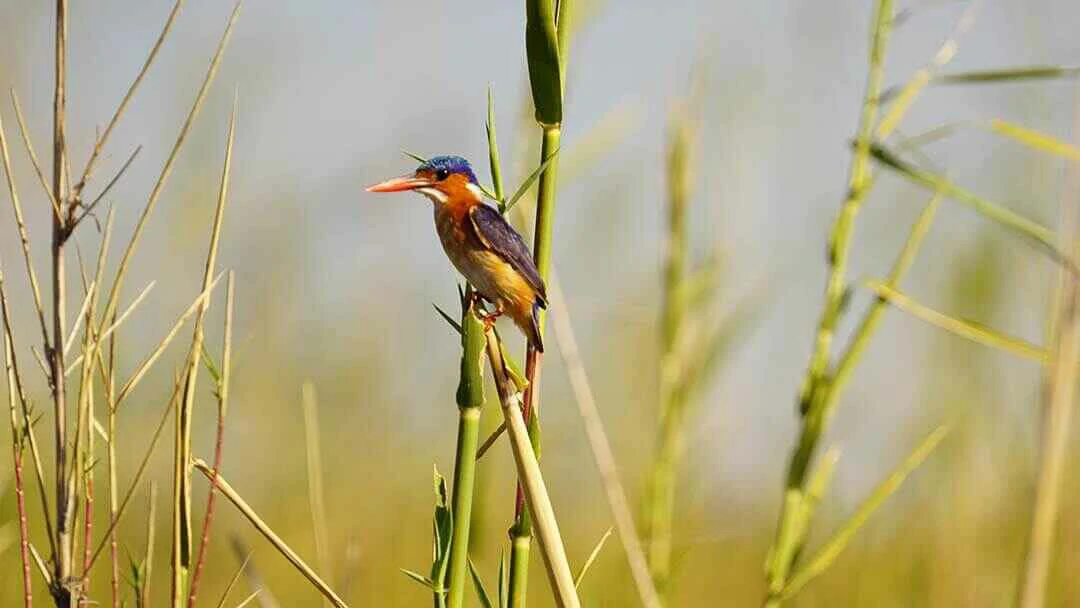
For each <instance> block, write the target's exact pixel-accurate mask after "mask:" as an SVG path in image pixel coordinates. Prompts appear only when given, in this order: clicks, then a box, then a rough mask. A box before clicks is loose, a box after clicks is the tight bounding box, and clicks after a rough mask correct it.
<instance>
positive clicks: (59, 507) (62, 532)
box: [45, 0, 74, 608]
mask: <svg viewBox="0 0 1080 608" xmlns="http://www.w3.org/2000/svg"><path fill="white" fill-rule="evenodd" d="M55 42H56V49H55V53H56V57H55V60H56V61H55V72H54V78H55V88H54V90H53V182H52V191H53V194H54V195H55V196H56V200H57V201H58V202H59V204H60V206H61V207H60V209H61V211H62V213H61V214H60V216H57V215H56V214H53V224H52V296H53V302H52V303H53V310H52V313H53V335H52V344H51V345H49V344H46V345H45V346H46V349H47V352H48V354H49V363H50V370H49V372H50V376H51V377H50V380H51V381H52V390H53V406H54V409H55V415H56V421H55V438H54V439H55V441H56V463H55V464H56V519H57V526H56V544H57V550H58V552H59V553H58V555H57V560H56V566H55V576H54V580H55V581H56V588H55V589H54V590H53V593H54V596H55V599H56V605H57V606H58V607H60V608H67V607H68V606H70V605H71V590H70V589H69V588H67V585H68V581H69V579H70V578H71V574H72V554H71V552H72V543H71V541H72V529H71V528H72V520H73V519H74V517H73V515H74V513H73V508H74V503H73V502H71V500H70V496H69V495H68V481H69V478H68V471H67V398H66V393H65V386H64V384H65V383H64V370H65V365H64V343H65V340H64V337H65V333H64V319H65V318H66V310H65V277H64V242H65V240H66V239H67V234H66V231H67V228H66V226H65V223H64V222H65V216H66V214H67V209H66V205H67V198H66V197H67V172H66V170H65V168H66V166H67V159H66V154H67V145H66V142H65V127H64V116H65V106H66V104H67V90H66V80H67V0H56V40H55Z"/></svg>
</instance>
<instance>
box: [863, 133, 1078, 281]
mask: <svg viewBox="0 0 1080 608" xmlns="http://www.w3.org/2000/svg"><path fill="white" fill-rule="evenodd" d="M871 155H872V157H873V158H874V160H876V161H878V162H880V163H881V164H882V165H884V166H885V167H888V168H889V169H892V170H894V171H896V172H897V173H899V174H900V175H902V176H904V177H906V178H908V179H909V180H911V181H913V182H915V183H917V184H919V185H921V186H923V187H925V188H929V189H931V190H934V191H935V192H940V193H941V194H943V195H944V196H947V197H949V198H951V199H953V200H955V201H956V202H958V203H961V204H963V205H966V206H968V207H970V208H972V209H973V210H975V212H976V213H978V214H980V215H982V216H984V217H986V218H987V219H989V220H991V221H993V222H996V223H997V224H999V225H1001V226H1002V227H1004V228H1006V229H1008V230H1010V231H1011V232H1014V233H1016V234H1018V235H1020V236H1023V237H1025V238H1028V239H1030V240H1032V241H1034V242H1035V244H1037V245H1040V246H1041V247H1042V248H1043V249H1044V251H1045V252H1046V253H1047V254H1048V255H1049V256H1050V258H1051V259H1053V260H1054V261H1055V262H1058V263H1061V264H1064V265H1065V266H1066V267H1068V268H1069V269H1070V270H1072V271H1073V272H1074V273H1077V272H1078V271H1077V270H1076V267H1075V264H1073V262H1072V261H1071V260H1070V259H1069V257H1068V256H1066V255H1065V254H1064V253H1063V252H1062V251H1061V250H1060V249H1058V247H1057V245H1056V242H1055V237H1054V233H1053V231H1052V230H1050V229H1049V228H1046V227H1045V226H1042V225H1040V224H1038V223H1036V222H1033V221H1032V220H1029V219H1027V218H1026V217H1024V216H1022V215H1020V214H1018V213H1014V212H1012V211H1010V210H1008V209H1006V208H1005V207H1002V206H1000V205H998V204H996V203H994V202H991V201H989V200H987V199H985V198H982V197H980V196H978V195H976V194H974V193H972V192H970V191H968V190H965V189H964V188H961V187H959V186H957V185H955V184H953V183H952V182H951V181H949V180H948V179H947V178H945V177H942V176H939V175H936V174H934V173H931V172H929V171H925V170H922V169H919V168H917V167H915V166H913V165H910V164H908V163H906V162H904V161H903V160H901V159H900V158H899V157H898V156H896V155H895V154H893V153H892V152H890V151H889V150H888V149H887V148H885V147H883V146H877V145H875V146H873V148H872V150H871Z"/></svg>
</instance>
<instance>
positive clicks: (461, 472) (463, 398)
mask: <svg viewBox="0 0 1080 608" xmlns="http://www.w3.org/2000/svg"><path fill="white" fill-rule="evenodd" d="M470 293H471V289H470V290H469V291H467V292H466V298H467V299H466V301H465V302H464V303H463V304H465V305H464V306H463V310H464V314H463V315H462V318H461V380H460V382H459V383H458V388H457V406H458V414H459V416H458V435H457V451H456V456H455V459H454V485H453V490H452V491H453V495H452V497H451V512H452V513H453V526H454V528H453V534H452V536H451V540H450V565H449V569H448V574H447V577H448V578H449V581H450V584H449V592H448V594H447V605H448V606H449V608H461V606H463V603H464V601H465V588H466V587H467V582H468V580H469V578H468V571H469V564H468V560H469V532H470V527H471V524H472V506H473V494H474V489H475V485H476V450H477V446H478V445H479V442H480V413H481V411H482V409H483V405H484V376H483V364H484V360H483V356H484V324H483V322H482V321H480V319H478V318H477V316H476V311H475V310H474V308H473V304H472V302H471V301H470V300H471V298H469V294H470Z"/></svg>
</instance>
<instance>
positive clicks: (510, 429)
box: [487, 329, 580, 608]
mask: <svg viewBox="0 0 1080 608" xmlns="http://www.w3.org/2000/svg"><path fill="white" fill-rule="evenodd" d="M487 354H488V361H489V362H490V364H491V371H492V374H493V375H494V376H495V388H496V390H498V393H499V402H500V403H501V404H502V411H503V418H504V419H505V420H506V429H507V433H508V435H509V436H510V445H511V448H512V449H513V454H514V464H515V465H516V467H517V472H518V479H519V480H520V481H521V485H520V486H519V487H521V489H522V491H523V493H524V498H525V502H526V504H527V505H528V507H529V512H530V513H531V514H532V517H533V523H534V524H535V527H536V531H537V539H538V540H539V543H540V553H541V555H542V556H543V558H544V566H545V571H546V572H547V575H548V581H549V582H550V583H551V590H552V592H553V593H554V596H555V598H554V599H555V603H556V605H557V606H559V607H560V608H577V607H578V606H580V601H579V600H578V597H577V590H576V589H575V587H574V575H573V574H572V573H571V572H570V564H569V561H568V560H567V558H566V549H565V548H564V547H563V542H562V536H561V535H560V534H559V524H558V521H557V520H556V519H555V510H554V508H552V506H551V498H550V497H549V496H548V493H547V488H546V487H545V485H544V478H543V475H541V473H540V464H539V463H538V462H537V460H536V453H535V452H534V451H533V447H532V442H531V441H530V440H529V430H528V428H527V427H526V426H525V417H524V416H523V415H522V413H521V396H520V395H519V394H518V393H515V392H513V388H512V387H513V383H512V382H510V380H509V378H507V374H506V368H505V366H506V364H505V362H504V361H503V357H502V352H501V348H500V346H499V339H498V337H497V336H496V335H495V331H494V329H489V330H488V331H487Z"/></svg>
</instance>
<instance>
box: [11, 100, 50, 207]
mask: <svg viewBox="0 0 1080 608" xmlns="http://www.w3.org/2000/svg"><path fill="white" fill-rule="evenodd" d="M8 93H9V94H10V95H11V106H12V108H14V110H15V121H16V123H18V125H19V135H20V136H21V137H22V142H23V147H25V148H26V155H27V156H28V157H30V164H31V165H32V166H33V167H34V173H35V174H36V175H37V177H38V182H39V183H40V184H41V188H42V190H44V191H45V198H47V199H49V202H50V203H51V204H52V209H53V213H54V214H55V215H54V217H56V218H62V217H63V212H62V211H61V210H60V202H59V201H58V200H57V199H56V195H55V194H54V193H53V189H52V186H50V185H49V178H48V177H46V176H45V171H43V170H42V168H41V162H40V161H39V160H38V156H37V152H34V143H33V141H32V140H31V139H30V131H29V129H27V128H26V119H25V118H23V113H22V106H21V105H19V96H18V95H16V94H15V89H9V90H8Z"/></svg>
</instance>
